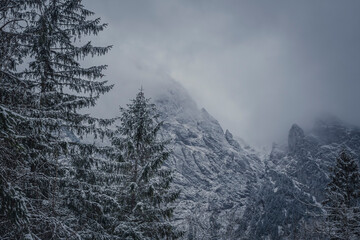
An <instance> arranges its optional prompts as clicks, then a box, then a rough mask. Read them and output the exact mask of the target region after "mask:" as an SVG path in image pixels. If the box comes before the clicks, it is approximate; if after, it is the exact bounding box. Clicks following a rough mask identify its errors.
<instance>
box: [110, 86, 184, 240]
mask: <svg viewBox="0 0 360 240" xmlns="http://www.w3.org/2000/svg"><path fill="white" fill-rule="evenodd" d="M121 113H122V115H121V118H120V119H121V125H120V126H118V128H117V132H116V133H117V136H116V137H114V138H113V141H112V143H113V145H114V146H115V147H116V148H117V149H118V151H117V159H118V161H119V162H120V164H121V169H122V173H123V175H124V181H123V184H122V187H121V189H120V192H119V193H120V194H119V196H118V200H119V203H120V204H121V206H123V207H122V211H121V212H119V220H120V223H119V225H118V227H117V230H116V231H117V233H118V234H119V235H120V236H121V238H122V239H175V238H177V237H179V236H180V235H181V233H180V232H178V231H177V230H176V229H175V228H174V226H173V224H172V222H171V217H172V215H173V211H174V205H173V204H171V203H174V201H175V200H176V199H177V198H178V196H179V192H178V191H174V190H172V188H171V182H172V174H171V171H170V170H169V169H168V168H166V167H165V166H164V164H165V163H166V160H167V159H168V158H169V154H170V151H169V150H168V149H167V148H166V146H167V142H166V141H163V140H162V139H161V137H160V134H159V131H160V128H161V126H162V122H159V121H158V113H157V111H156V108H155V105H154V104H151V103H150V102H149V99H146V98H145V96H144V93H143V91H140V92H139V93H138V94H137V96H136V98H135V99H134V100H132V103H131V104H128V105H127V108H126V109H125V108H121Z"/></svg>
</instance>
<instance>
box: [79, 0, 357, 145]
mask: <svg viewBox="0 0 360 240" xmlns="http://www.w3.org/2000/svg"><path fill="white" fill-rule="evenodd" d="M83 3H84V5H85V6H86V7H87V8H89V9H90V10H93V11H94V12H95V13H96V16H98V17H101V18H102V20H103V22H107V23H108V24H109V26H108V28H107V30H106V31H104V32H102V33H100V35H99V37H97V38H96V39H95V42H96V43H99V44H102V45H114V47H113V49H112V51H111V52H110V53H109V54H108V55H106V56H104V57H101V58H99V59H97V60H92V61H93V62H94V63H105V64H108V65H109V68H108V70H107V71H106V75H107V76H106V79H108V80H109V81H110V82H111V83H115V84H116V86H115V88H114V90H113V91H112V92H111V93H110V94H107V95H106V96H104V97H102V99H101V100H100V102H99V106H98V107H97V108H95V110H94V111H96V113H97V114H101V115H102V116H110V117H111V116H114V114H116V113H117V110H118V105H119V104H121V105H124V104H125V103H126V101H127V100H128V99H130V98H133V97H134V96H135V93H136V92H137V90H138V89H139V87H140V85H142V84H143V85H145V86H146V84H148V83H150V82H156V81H157V80H159V79H167V78H169V79H170V78H172V79H175V80H176V81H178V82H180V83H181V84H182V85H183V86H184V87H185V88H186V89H187V90H188V91H189V93H190V95H191V96H192V97H193V98H194V99H195V101H196V102H197V104H198V106H199V107H204V108H206V109H207V111H208V112H209V113H210V114H212V115H213V116H214V117H215V118H216V119H218V120H219V122H220V123H221V124H222V126H223V128H224V129H229V130H230V131H231V132H233V133H234V134H235V135H238V136H240V137H242V138H244V139H245V140H247V141H248V142H250V143H252V144H269V143H271V142H273V141H279V139H281V137H286V135H287V131H288V129H289V128H290V126H291V124H292V123H294V122H296V123H298V124H300V125H304V126H305V125H307V124H308V123H309V119H312V118H313V117H314V116H316V115H318V114H319V113H320V112H328V113H333V114H335V115H338V116H339V117H340V118H342V119H343V120H345V121H347V122H349V123H352V124H356V125H360V1H359V0H353V1H351V0H344V1H338V0H333V1H331V0H322V1H321V0H308V1H288V0H284V1H268V0H264V1H252V0H251V1H250V0H248V1H240V0H217V1H215V0H101V1H99V0H84V1H83ZM92 61H91V63H93V62H92ZM145 91H146V89H145Z"/></svg>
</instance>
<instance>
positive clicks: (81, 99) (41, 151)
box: [0, 0, 119, 239]
mask: <svg viewBox="0 0 360 240" xmlns="http://www.w3.org/2000/svg"><path fill="white" fill-rule="evenodd" d="M92 15H93V13H92V12H91V11H88V10H87V9H85V8H84V7H83V5H82V1H81V0H16V1H15V0H4V1H1V3H0V21H1V22H0V38H1V43H0V50H1V51H0V58H1V63H0V151H1V154H0V200H1V201H0V202H1V203H0V238H2V239H51V238H54V239H73V238H76V239H78V238H84V239H115V238H113V237H112V236H111V232H112V228H111V224H110V223H109V222H111V221H112V218H111V216H110V214H109V212H111V211H112V209H110V208H111V207H116V206H118V204H117V203H116V201H115V200H114V199H113V198H112V196H114V195H115V190H114V189H113V188H114V187H112V186H109V187H107V186H106V185H105V186H103V185H102V183H104V182H106V183H108V182H109V181H113V182H114V181H118V180H119V178H118V177H117V175H116V171H113V170H114V169H115V170H116V166H115V165H116V164H112V162H111V161H110V160H107V159H108V158H106V157H101V156H103V155H105V156H106V155H108V154H109V148H100V147H97V146H95V145H92V144H84V143H81V142H80V141H74V140H71V139H70V140H69V138H66V136H64V132H69V134H72V133H75V134H76V135H77V136H79V137H80V138H81V137H82V136H85V135H86V134H92V135H93V136H95V137H101V138H103V137H104V136H111V131H109V130H107V129H106V127H107V126H108V125H109V124H111V123H112V122H113V120H104V119H96V118H93V117H90V116H89V115H88V114H82V113H79V112H78V110H79V109H82V108H84V107H91V106H94V105H95V103H96V100H97V99H98V98H99V96H100V95H101V94H104V93H106V92H108V91H109V90H110V89H111V87H112V86H110V85H107V83H106V82H105V81H99V79H101V78H102V77H103V74H102V71H103V70H104V69H105V68H106V66H93V67H83V66H82V65H81V64H80V61H81V60H82V59H84V58H85V57H86V56H98V55H103V54H105V53H106V52H107V51H108V50H109V49H110V47H95V46H93V45H92V44H91V42H87V43H85V44H83V45H81V42H80V41H79V42H77V41H78V40H79V39H80V38H81V37H83V36H86V35H93V34H95V35H96V34H98V33H99V32H100V31H101V30H103V29H104V28H105V27H106V25H105V24H101V23H100V19H98V18H97V19H89V18H90V17H91V16H92ZM24 59H26V60H27V61H26V64H25V62H24ZM27 62H29V63H28V64H27ZM20 69H23V70H20ZM109 171H111V172H112V173H113V174H112V175H108V174H107V172H109ZM103 206H105V207H103Z"/></svg>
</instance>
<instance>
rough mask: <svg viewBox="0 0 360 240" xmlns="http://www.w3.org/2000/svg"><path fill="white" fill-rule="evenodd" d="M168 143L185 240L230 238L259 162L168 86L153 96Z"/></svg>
mask: <svg viewBox="0 0 360 240" xmlns="http://www.w3.org/2000/svg"><path fill="white" fill-rule="evenodd" d="M153 100H154V101H155V103H156V105H157V108H158V109H159V110H160V112H161V114H162V118H163V120H164V123H165V124H164V130H165V131H164V133H165V135H166V136H165V137H167V138H170V139H172V143H171V148H172V149H173V153H174V154H173V157H172V159H171V162H170V163H169V164H170V165H171V167H173V168H174V169H175V185H176V186H177V187H178V188H180V189H181V192H182V194H181V201H180V205H179V206H178V208H177V211H178V213H179V215H178V219H177V221H178V223H179V225H181V227H182V228H183V229H184V230H185V231H186V235H185V239H233V236H234V233H235V230H236V229H237V228H238V226H237V223H236V221H235V220H236V219H238V218H239V217H241V216H242V214H243V212H244V210H245V206H247V205H248V201H249V199H250V198H249V196H250V195H251V193H252V192H253V191H254V189H255V186H256V185H257V184H258V182H259V177H261V175H262V170H263V169H264V166H263V162H262V161H261V160H260V158H259V157H258V156H257V154H256V152H255V151H254V150H253V149H251V148H250V147H249V146H246V145H245V146H244V144H240V143H239V142H238V141H236V140H235V139H234V138H233V136H232V134H231V133H230V132H229V131H228V130H226V131H225V132H224V131H223V129H222V128H221V126H220V124H219V123H218V121H217V120H216V119H214V118H213V117H212V116H211V115H210V114H209V113H208V112H207V111H206V110H205V109H199V108H198V107H197V106H196V104H195V102H194V101H193V100H192V99H191V97H190V96H189V95H188V93H187V92H186V91H185V90H184V89H183V88H182V87H181V86H180V85H179V84H178V83H176V82H171V83H169V84H168V85H166V87H165V88H164V90H163V91H162V92H161V93H160V94H158V95H157V96H155V97H153Z"/></svg>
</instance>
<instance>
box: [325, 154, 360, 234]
mask: <svg viewBox="0 0 360 240" xmlns="http://www.w3.org/2000/svg"><path fill="white" fill-rule="evenodd" d="M326 190H327V192H326V200H325V201H324V202H323V205H324V207H325V210H326V219H325V225H326V226H325V229H324V230H325V232H326V233H327V234H328V235H329V236H330V238H331V239H334V240H335V239H336V240H338V239H339V240H345V239H346V240H351V239H359V237H360V211H359V210H360V209H359V200H360V174H359V170H358V166H357V164H356V162H355V159H354V158H352V157H351V156H350V155H349V154H348V153H346V152H345V151H342V152H341V153H340V155H339V157H338V158H337V159H336V165H335V167H334V168H333V169H332V171H331V175H330V183H329V184H328V186H327V189H326Z"/></svg>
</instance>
